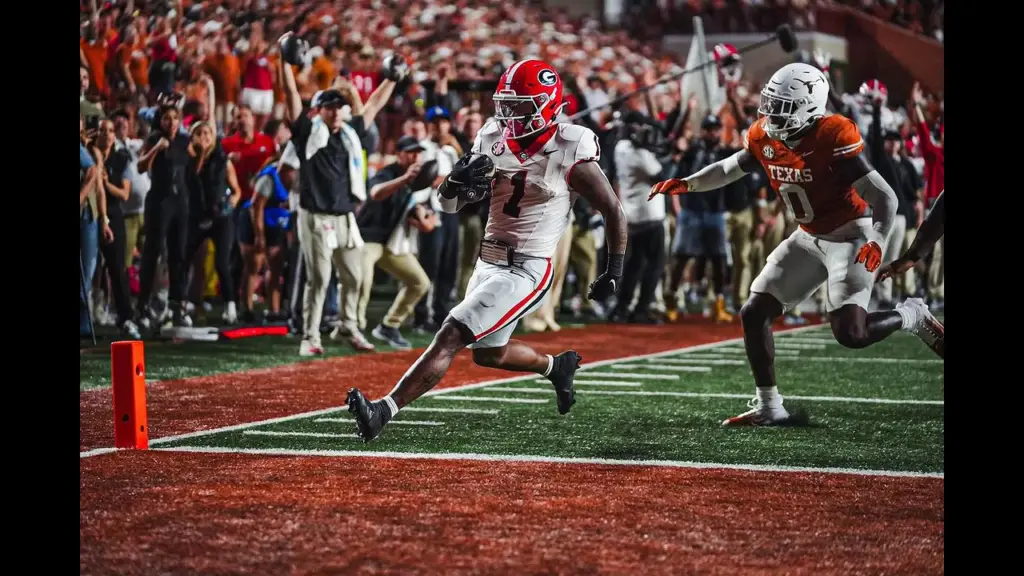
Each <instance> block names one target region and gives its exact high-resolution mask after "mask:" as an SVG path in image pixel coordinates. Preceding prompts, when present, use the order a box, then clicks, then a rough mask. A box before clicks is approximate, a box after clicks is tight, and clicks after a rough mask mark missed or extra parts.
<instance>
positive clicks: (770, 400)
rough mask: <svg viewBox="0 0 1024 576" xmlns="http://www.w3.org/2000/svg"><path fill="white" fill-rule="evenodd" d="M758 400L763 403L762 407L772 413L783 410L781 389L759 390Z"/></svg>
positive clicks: (775, 387) (774, 387) (776, 387)
mask: <svg viewBox="0 0 1024 576" xmlns="http://www.w3.org/2000/svg"><path fill="white" fill-rule="evenodd" d="M757 399H758V400H760V401H761V406H764V407H765V409H767V410H768V411H770V412H776V411H778V410H781V409H782V395H781V394H779V387H778V386H772V387H771V388H758V389H757Z"/></svg>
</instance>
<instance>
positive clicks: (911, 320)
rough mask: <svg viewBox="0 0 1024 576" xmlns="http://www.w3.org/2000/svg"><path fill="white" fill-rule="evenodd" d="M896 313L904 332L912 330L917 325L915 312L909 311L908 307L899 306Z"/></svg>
mask: <svg viewBox="0 0 1024 576" xmlns="http://www.w3.org/2000/svg"><path fill="white" fill-rule="evenodd" d="M896 311H897V312H899V313H900V318H902V319H903V330H904V331H909V330H912V329H913V328H914V326H915V325H917V314H916V312H917V311H916V310H913V309H911V307H910V306H900V307H899V308H897V309H896Z"/></svg>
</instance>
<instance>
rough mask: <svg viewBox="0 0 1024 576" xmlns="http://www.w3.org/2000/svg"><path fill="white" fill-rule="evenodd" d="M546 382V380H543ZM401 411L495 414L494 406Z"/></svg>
mask: <svg viewBox="0 0 1024 576" xmlns="http://www.w3.org/2000/svg"><path fill="white" fill-rule="evenodd" d="M545 382H547V380H545ZM402 412H454V413H458V414H497V413H498V410H497V409H495V408H487V409H480V408H428V407H426V406H406V407H405V408H402Z"/></svg>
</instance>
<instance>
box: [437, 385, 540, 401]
mask: <svg viewBox="0 0 1024 576" xmlns="http://www.w3.org/2000/svg"><path fill="white" fill-rule="evenodd" d="M538 390H539V388H538ZM544 391H545V392H554V389H552V388H547V389H545V390H544ZM439 399H440V400H455V401H461V402H506V403H508V404H546V403H547V399H537V398H504V397H501V396H447V395H446V396H441V397H440V398H439Z"/></svg>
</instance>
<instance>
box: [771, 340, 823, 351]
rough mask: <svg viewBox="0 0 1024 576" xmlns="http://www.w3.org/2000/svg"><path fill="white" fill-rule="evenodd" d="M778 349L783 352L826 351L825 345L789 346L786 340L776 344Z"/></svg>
mask: <svg viewBox="0 0 1024 576" xmlns="http://www.w3.org/2000/svg"><path fill="white" fill-rule="evenodd" d="M775 348H776V349H779V348H781V349H783V350H824V349H825V345H824V344H787V343H786V342H785V341H784V340H777V341H776V342H775Z"/></svg>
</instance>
